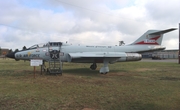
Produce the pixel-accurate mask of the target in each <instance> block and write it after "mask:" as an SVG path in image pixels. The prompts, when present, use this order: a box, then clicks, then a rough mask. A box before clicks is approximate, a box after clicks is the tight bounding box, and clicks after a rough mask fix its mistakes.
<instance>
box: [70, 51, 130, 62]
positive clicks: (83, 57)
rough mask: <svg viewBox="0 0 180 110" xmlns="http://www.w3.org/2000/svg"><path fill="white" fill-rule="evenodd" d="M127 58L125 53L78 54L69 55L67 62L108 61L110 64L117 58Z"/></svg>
mask: <svg viewBox="0 0 180 110" xmlns="http://www.w3.org/2000/svg"><path fill="white" fill-rule="evenodd" d="M122 57H127V55H126V53H125V52H78V53H69V54H68V62H79V63H82V62H86V63H90V62H98V63H100V62H103V60H104V59H108V60H109V61H111V62H114V61H116V60H118V59H119V58H122Z"/></svg>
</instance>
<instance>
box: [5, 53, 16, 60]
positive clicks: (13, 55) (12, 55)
mask: <svg viewBox="0 0 180 110" xmlns="http://www.w3.org/2000/svg"><path fill="white" fill-rule="evenodd" d="M15 53H16V52H11V53H8V54H7V55H6V57H8V58H14V59H15Z"/></svg>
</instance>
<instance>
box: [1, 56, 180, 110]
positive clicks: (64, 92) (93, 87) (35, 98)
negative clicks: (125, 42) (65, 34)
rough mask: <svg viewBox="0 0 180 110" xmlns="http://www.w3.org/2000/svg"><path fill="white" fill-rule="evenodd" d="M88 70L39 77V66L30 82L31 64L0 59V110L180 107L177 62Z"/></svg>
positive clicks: (72, 67) (70, 68)
mask: <svg viewBox="0 0 180 110" xmlns="http://www.w3.org/2000/svg"><path fill="white" fill-rule="evenodd" d="M89 66H90V64H74V63H65V64H64V67H63V68H64V70H63V75H62V76H60V75H45V74H43V75H40V71H39V69H40V67H37V68H36V70H37V71H36V78H35V79H34V78H33V67H30V66H29V62H24V61H18V62H16V61H14V60H2V59H0V92H1V93H0V109H2V110H21V109H22V110H24V109H29V110H34V109H43V110H49V109H50V110H51V109H52V110H53V109H55V110H57V109H59V110H71V109H72V110H144V109H146V110H152V109H153V110H159V109H163V110H169V109H171V110H177V109H180V88H179V85H180V74H179V71H180V68H179V66H180V65H178V64H175V63H157V62H156V63H153V62H127V63H117V64H113V65H110V70H111V71H110V73H108V74H107V75H101V74H99V72H98V70H96V71H91V70H89ZM100 66H101V64H98V68H100Z"/></svg>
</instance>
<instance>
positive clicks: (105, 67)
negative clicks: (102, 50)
mask: <svg viewBox="0 0 180 110" xmlns="http://www.w3.org/2000/svg"><path fill="white" fill-rule="evenodd" d="M103 63H104V65H103V67H101V69H100V71H99V72H100V73H101V74H107V73H108V72H109V67H108V60H106V59H105V60H104V61H103Z"/></svg>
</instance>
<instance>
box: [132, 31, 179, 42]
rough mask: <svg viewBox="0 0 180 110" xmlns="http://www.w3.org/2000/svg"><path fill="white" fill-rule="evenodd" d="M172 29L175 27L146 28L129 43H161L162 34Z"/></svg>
mask: <svg viewBox="0 0 180 110" xmlns="http://www.w3.org/2000/svg"><path fill="white" fill-rule="evenodd" d="M174 30H176V28H171V29H166V30H148V31H147V32H146V33H144V34H143V35H142V36H141V37H140V38H139V39H137V40H136V41H135V42H133V43H132V44H130V45H161V43H162V39H163V34H165V33H167V32H170V31H174Z"/></svg>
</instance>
